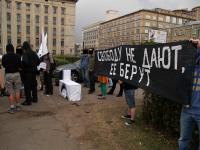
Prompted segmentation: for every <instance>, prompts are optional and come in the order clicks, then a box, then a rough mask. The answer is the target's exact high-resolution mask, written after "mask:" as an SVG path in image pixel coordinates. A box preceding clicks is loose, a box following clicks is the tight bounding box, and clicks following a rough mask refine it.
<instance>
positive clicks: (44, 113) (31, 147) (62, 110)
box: [0, 87, 142, 150]
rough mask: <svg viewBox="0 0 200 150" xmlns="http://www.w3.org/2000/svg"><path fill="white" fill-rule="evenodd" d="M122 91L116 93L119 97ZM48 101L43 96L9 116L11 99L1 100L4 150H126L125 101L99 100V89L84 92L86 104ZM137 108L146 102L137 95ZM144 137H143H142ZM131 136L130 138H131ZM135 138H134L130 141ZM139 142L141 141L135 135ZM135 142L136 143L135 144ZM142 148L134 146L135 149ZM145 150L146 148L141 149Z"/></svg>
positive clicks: (55, 98) (0, 145)
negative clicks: (91, 92)
mask: <svg viewBox="0 0 200 150" xmlns="http://www.w3.org/2000/svg"><path fill="white" fill-rule="evenodd" d="M117 91H118V89H117V90H116V93H117ZM54 93H55V94H54V95H53V96H51V97H47V96H45V95H43V94H42V93H41V92H39V94H38V95H39V103H37V104H33V105H32V106H26V107H25V106H24V107H23V110H22V111H20V112H17V113H15V114H14V115H11V114H8V113H7V107H8V102H7V98H6V97H4V98H1V99H0V150H106V149H108V150H109V149H115V150H123V149H124V148H125V147H126V150H127V149H132V148H133V145H131V146H130V148H129V147H127V146H126V142H125V143H121V141H122V140H125V141H126V140H128V139H126V135H128V133H130V135H131V136H132V132H133V131H134V132H136V131H135V130H134V129H131V130H130V129H125V126H124V122H123V121H122V120H121V119H120V114H122V113H123V111H124V110H125V108H126V104H125V101H124V97H120V98H118V97H115V96H110V95H109V96H107V99H106V100H97V96H96V95H97V94H99V89H98V88H97V92H96V93H95V94H92V95H88V94H87V89H86V88H82V100H81V101H80V102H77V103H75V102H69V101H67V100H65V99H63V98H62V97H60V96H59V95H58V88H57V87H56V88H55V91H54ZM136 97H137V104H139V102H140V101H141V99H142V96H141V92H140V91H139V92H138V91H137V92H136ZM138 134H140V133H138ZM130 135H129V136H130ZM133 138H134V136H133V137H131V138H130V140H132V139H133ZM135 139H138V137H137V135H135ZM133 141H134V140H133ZM140 148H141V145H140V144H138V141H136V143H134V149H136V150H139V149H140ZM141 149H142V148H141Z"/></svg>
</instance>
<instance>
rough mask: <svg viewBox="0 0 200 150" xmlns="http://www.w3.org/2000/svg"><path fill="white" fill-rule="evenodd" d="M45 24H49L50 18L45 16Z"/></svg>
mask: <svg viewBox="0 0 200 150" xmlns="http://www.w3.org/2000/svg"><path fill="white" fill-rule="evenodd" d="M44 24H48V16H44Z"/></svg>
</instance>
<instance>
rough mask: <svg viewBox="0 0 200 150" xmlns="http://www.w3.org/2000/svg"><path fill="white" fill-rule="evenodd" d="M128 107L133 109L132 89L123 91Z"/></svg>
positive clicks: (133, 92)
mask: <svg viewBox="0 0 200 150" xmlns="http://www.w3.org/2000/svg"><path fill="white" fill-rule="evenodd" d="M124 93H125V98H126V103H127V105H128V107H129V108H130V109H131V108H135V91H134V90H133V89H128V90H124Z"/></svg>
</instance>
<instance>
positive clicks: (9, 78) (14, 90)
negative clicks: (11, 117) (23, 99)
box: [2, 44, 21, 114]
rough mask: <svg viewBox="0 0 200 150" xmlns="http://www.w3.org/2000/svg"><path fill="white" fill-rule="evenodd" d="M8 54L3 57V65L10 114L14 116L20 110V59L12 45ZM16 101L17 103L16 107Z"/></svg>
mask: <svg viewBox="0 0 200 150" xmlns="http://www.w3.org/2000/svg"><path fill="white" fill-rule="evenodd" d="M6 52H7V54H5V55H3V58H2V65H3V67H4V68H5V80H6V91H7V92H8V95H9V96H8V99H9V103H10V109H9V110H8V112H9V113H11V114H13V113H14V112H15V111H16V110H19V109H20V87H21V79H20V74H19V69H20V57H19V56H18V55H17V54H15V53H14V47H13V45H12V44H8V45H7V46H6ZM14 101H16V107H15V105H14Z"/></svg>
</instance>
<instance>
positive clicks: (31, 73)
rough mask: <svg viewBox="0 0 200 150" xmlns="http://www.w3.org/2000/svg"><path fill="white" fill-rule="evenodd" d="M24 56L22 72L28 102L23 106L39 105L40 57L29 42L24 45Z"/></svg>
mask: <svg viewBox="0 0 200 150" xmlns="http://www.w3.org/2000/svg"><path fill="white" fill-rule="evenodd" d="M23 51H24V53H23V55H22V62H21V63H22V70H23V72H24V90H25V96H26V100H25V101H24V102H23V103H22V105H31V103H32V102H35V103H37V101H38V97H37V80H36V74H37V66H38V65H39V63H40V60H39V57H38V56H37V54H36V52H34V51H33V50H32V49H31V46H30V44H29V43H28V42H24V43H23Z"/></svg>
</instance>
